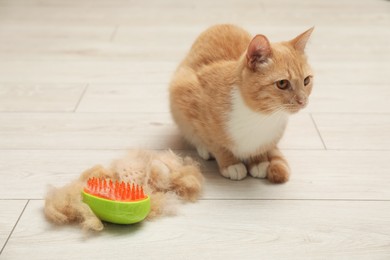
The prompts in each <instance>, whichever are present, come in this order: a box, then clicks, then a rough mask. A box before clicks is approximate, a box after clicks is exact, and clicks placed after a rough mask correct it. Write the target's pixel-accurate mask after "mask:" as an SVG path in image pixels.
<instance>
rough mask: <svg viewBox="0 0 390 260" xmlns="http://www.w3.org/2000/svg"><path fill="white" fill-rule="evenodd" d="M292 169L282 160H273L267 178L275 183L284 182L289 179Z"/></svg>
mask: <svg viewBox="0 0 390 260" xmlns="http://www.w3.org/2000/svg"><path fill="white" fill-rule="evenodd" d="M289 176H290V169H289V168H288V166H287V164H285V163H284V162H282V161H279V160H278V161H271V163H270V165H269V166H268V170H267V178H268V180H269V181H270V182H273V183H283V182H286V181H288V178H289Z"/></svg>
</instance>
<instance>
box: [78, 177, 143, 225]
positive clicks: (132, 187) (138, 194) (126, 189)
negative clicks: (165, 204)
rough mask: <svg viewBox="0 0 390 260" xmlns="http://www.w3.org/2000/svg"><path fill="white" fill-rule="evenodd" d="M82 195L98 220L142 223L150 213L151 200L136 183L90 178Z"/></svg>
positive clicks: (116, 222)
mask: <svg viewBox="0 0 390 260" xmlns="http://www.w3.org/2000/svg"><path fill="white" fill-rule="evenodd" d="M82 195H83V201H84V202H85V203H86V204H88V206H89V207H90V208H91V209H92V211H93V212H94V213H95V214H96V216H97V217H98V218H100V219H101V220H104V221H107V222H111V223H115V224H133V223H137V222H140V221H142V220H143V219H145V218H146V216H147V215H148V214H149V211H150V198H149V197H148V196H147V195H145V193H144V190H143V188H142V187H141V186H139V185H136V184H134V183H133V184H131V183H126V182H118V181H114V182H113V181H112V180H109V179H104V178H100V179H99V178H90V179H88V181H87V185H86V186H85V188H84V190H83V192H82Z"/></svg>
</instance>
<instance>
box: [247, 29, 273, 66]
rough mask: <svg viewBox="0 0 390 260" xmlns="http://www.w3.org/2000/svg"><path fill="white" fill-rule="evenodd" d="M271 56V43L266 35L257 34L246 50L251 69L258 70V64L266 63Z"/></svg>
mask: <svg viewBox="0 0 390 260" xmlns="http://www.w3.org/2000/svg"><path fill="white" fill-rule="evenodd" d="M270 56H271V45H270V43H269V41H268V39H267V37H265V36H264V35H261V34H258V35H256V36H255V37H254V38H253V39H252V41H251V42H250V43H249V46H248V50H247V52H246V60H247V65H248V67H249V68H250V69H251V70H256V68H257V65H258V64H262V63H265V62H266V61H267V60H268V58H269V57H270Z"/></svg>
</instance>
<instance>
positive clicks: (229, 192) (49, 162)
mask: <svg viewBox="0 0 390 260" xmlns="http://www.w3.org/2000/svg"><path fill="white" fill-rule="evenodd" d="M177 152H178V153H179V154H181V155H189V156H191V157H193V158H196V159H197V160H198V161H199V162H200V163H201V165H202V171H203V172H204V175H205V177H206V182H205V185H204V192H203V196H202V199H206V200H210V199H216V200H221V199H242V200H254V199H260V200H263V199H272V200H277V199H286V200H288V199H291V200H300V199H302V200H326V199H329V200H390V190H389V189H388V187H389V186H390V176H389V174H388V170H387V169H388V158H389V157H390V152H383V151H302V150H286V151H284V154H285V155H286V157H287V159H288V161H289V163H290V167H291V170H292V176H291V179H290V181H289V182H287V183H286V184H283V185H274V184H270V183H269V182H267V181H264V180H259V179H254V178H251V177H247V178H246V179H245V180H243V181H238V182H236V181H230V180H227V179H225V178H223V177H222V176H221V175H220V174H219V173H218V169H217V165H216V162H215V161H204V160H202V159H200V158H199V157H197V156H196V153H195V152H194V151H192V150H189V151H184V150H182V151H177ZM124 154H125V151H122V150H110V151H105V150H101V151H95V150H86V151H83V150H79V151H75V150H56V151H45V150H34V151H24V150H11V151H10V150H3V151H0V158H1V160H0V172H7V173H8V177H7V178H4V179H3V181H2V182H0V198H3V199H25V198H33V199H42V198H43V197H44V196H45V194H46V191H47V189H48V186H49V185H52V186H56V187H61V186H64V185H65V184H68V183H70V182H71V181H72V180H73V179H76V178H78V177H79V175H80V174H81V173H82V172H83V171H84V170H86V169H88V168H90V167H92V166H94V165H96V164H102V165H105V166H108V165H109V163H110V161H111V160H113V159H115V158H119V157H120V156H122V155H124ZM21 158H23V159H22V160H23V163H20V161H21Z"/></svg>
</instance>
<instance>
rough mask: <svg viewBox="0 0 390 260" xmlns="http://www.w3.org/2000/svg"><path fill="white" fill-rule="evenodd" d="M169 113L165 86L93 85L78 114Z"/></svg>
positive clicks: (86, 93)
mask: <svg viewBox="0 0 390 260" xmlns="http://www.w3.org/2000/svg"><path fill="white" fill-rule="evenodd" d="M155 111H159V112H169V93H168V87H167V86H166V85H165V84H150V85H147V84H143V85H141V86H136V85H121V84H119V85H113V84H91V85H89V86H88V90H87V91H86V92H85V95H84V97H83V100H82V101H81V103H80V106H79V107H78V109H77V112H103V113H104V112H127V113H153V112H155Z"/></svg>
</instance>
